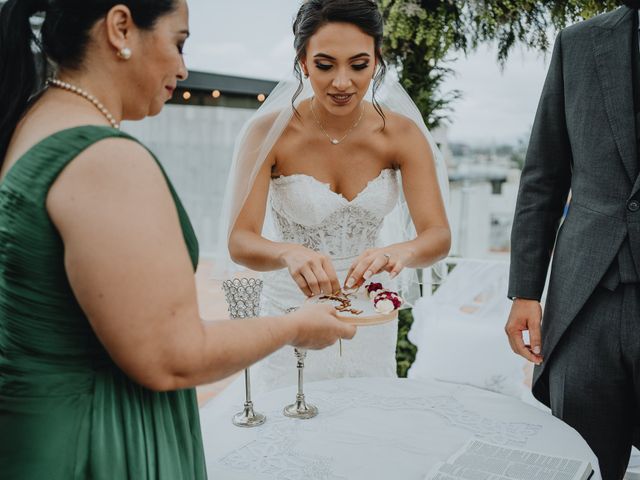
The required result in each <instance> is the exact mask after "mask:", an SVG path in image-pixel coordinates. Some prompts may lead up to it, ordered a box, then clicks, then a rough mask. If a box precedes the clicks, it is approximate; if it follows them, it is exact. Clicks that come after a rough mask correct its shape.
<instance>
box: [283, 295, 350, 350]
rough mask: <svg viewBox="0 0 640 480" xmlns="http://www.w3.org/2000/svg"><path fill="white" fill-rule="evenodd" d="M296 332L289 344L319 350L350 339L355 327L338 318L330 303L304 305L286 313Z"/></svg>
mask: <svg viewBox="0 0 640 480" xmlns="http://www.w3.org/2000/svg"><path fill="white" fill-rule="evenodd" d="M287 317H289V318H290V319H291V320H292V321H293V323H294V328H295V329H296V331H297V333H296V335H295V336H294V338H293V341H292V342H291V345H293V346H294V347H299V348H306V349H310V350H320V349H322V348H326V347H328V346H330V345H333V344H334V343H336V342H337V341H338V340H340V339H342V338H344V339H346V340H350V339H352V338H353V336H354V335H355V334H356V327H354V326H353V325H350V324H348V323H345V322H342V321H340V320H338V317H337V315H336V309H335V308H333V307H332V306H331V305H306V306H303V307H301V308H299V309H298V310H296V311H295V312H293V313H290V314H289V315H287Z"/></svg>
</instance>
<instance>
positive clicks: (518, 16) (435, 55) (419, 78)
mask: <svg viewBox="0 0 640 480" xmlns="http://www.w3.org/2000/svg"><path fill="white" fill-rule="evenodd" d="M378 3H379V4H380V7H381V10H382V12H383V15H384V18H385V22H386V23H385V44H384V51H385V56H386V57H387V59H388V60H389V62H390V63H391V65H393V66H395V67H396V68H397V70H398V74H399V79H400V82H401V83H402V85H403V86H404V88H405V89H406V90H407V92H408V93H409V95H410V96H411V98H413V100H414V101H415V102H416V104H417V105H418V108H419V109H420V111H421V112H422V115H423V117H424V119H425V122H426V123H427V126H428V127H429V128H433V127H436V126H437V125H438V124H439V123H440V122H441V121H442V120H444V119H447V118H448V115H449V113H450V112H451V104H452V103H453V102H454V100H456V99H457V98H459V97H460V95H461V93H460V92H459V91H455V90H454V91H449V92H442V91H441V86H442V83H443V82H444V80H445V79H446V78H447V77H448V76H450V75H452V74H453V73H454V72H453V71H452V70H451V68H450V65H451V62H452V61H453V60H454V59H455V55H456V54H468V53H470V52H471V51H473V50H474V49H475V48H476V47H477V46H478V45H479V44H481V43H484V42H496V43H497V46H498V58H497V60H498V62H499V63H500V64H501V65H502V64H504V61H505V60H506V59H507V57H508V55H509V53H510V51H511V50H512V48H513V47H514V46H515V45H516V44H523V45H525V46H526V47H528V48H533V49H536V50H539V51H543V52H545V51H547V50H548V49H549V46H550V39H549V33H552V32H554V31H557V30H559V29H561V28H563V27H565V26H566V25H568V24H570V23H573V22H576V21H578V20H582V19H586V18H589V17H592V16H594V15H596V14H599V13H602V12H605V11H608V10H612V9H613V8H615V7H617V6H618V5H619V2H618V1H615V0H604V1H596V0H541V1H540V0H538V1H534V0H473V1H462V0H378Z"/></svg>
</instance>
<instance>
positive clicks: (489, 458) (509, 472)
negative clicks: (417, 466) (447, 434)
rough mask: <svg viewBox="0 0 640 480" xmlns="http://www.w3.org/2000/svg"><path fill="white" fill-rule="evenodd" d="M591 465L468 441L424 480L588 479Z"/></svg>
mask: <svg viewBox="0 0 640 480" xmlns="http://www.w3.org/2000/svg"><path fill="white" fill-rule="evenodd" d="M591 475H593V468H591V464H590V463H589V462H586V461H582V460H574V459H570V458H563V457H554V456H550V455H544V454H541V453H535V452H531V451H528V450H516V449H513V448H508V447H501V446H498V445H492V444H490V443H485V442H482V441H480V440H470V441H469V442H467V444H465V446H464V447H462V448H461V449H460V450H458V452H456V453H455V454H453V455H452V456H451V457H450V458H449V459H448V460H447V461H446V462H445V463H439V464H438V465H436V466H435V467H434V468H433V469H432V470H431V472H429V474H428V475H427V476H426V477H425V480H460V479H464V480H513V479H516V480H587V479H589V478H590V477H591Z"/></svg>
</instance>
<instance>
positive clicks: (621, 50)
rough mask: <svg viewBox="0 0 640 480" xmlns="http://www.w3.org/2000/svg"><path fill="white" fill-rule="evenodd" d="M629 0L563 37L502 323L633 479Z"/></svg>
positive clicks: (637, 128)
mask: <svg viewBox="0 0 640 480" xmlns="http://www.w3.org/2000/svg"><path fill="white" fill-rule="evenodd" d="M623 3H625V5H626V6H623V7H620V8H619V9H617V10H615V11H613V12H609V13H606V14H604V15H600V16H598V17H595V18H592V19H590V20H587V21H584V22H580V23H578V24H576V25H573V26H571V27H569V28H567V29H565V30H563V31H562V32H561V33H560V34H559V35H558V38H557V39H556V44H555V47H554V51H553V56H552V59H551V64H550V67H549V72H548V74H547V79H546V81H545V85H544V89H543V91H542V96H541V99H540V103H539V106H538V112H537V114H536V119H535V123H534V127H533V131H532V134H531V141H530V144H529V150H528V152H527V158H526V162H525V167H524V170H523V172H522V178H521V182H520V191H519V194H518V203H517V207H516V214H515V218H514V223H513V231H512V237H511V248H512V254H511V272H510V279H509V292H508V294H509V297H511V298H512V299H514V301H513V305H512V309H511V313H510V315H509V320H508V322H507V325H506V327H505V330H506V331H507V334H508V336H509V342H510V343H511V347H512V348H513V350H514V351H515V352H516V353H518V354H520V355H522V356H524V357H525V358H527V359H529V360H531V361H532V362H534V363H536V367H535V370H534V379H533V393H534V395H535V396H536V398H538V399H539V400H540V401H541V402H543V403H545V404H546V405H548V406H550V407H551V409H552V412H553V414H554V415H555V416H557V417H559V418H561V419H562V420H564V421H565V422H566V423H568V424H569V425H571V426H572V427H574V428H575V429H576V430H577V431H578V432H580V434H581V435H582V436H583V437H584V438H585V440H586V441H587V442H588V443H589V445H590V446H591V448H592V449H593V451H594V452H595V454H596V455H597V457H598V461H599V463H600V470H601V472H602V476H603V479H604V480H617V479H622V478H623V476H624V473H625V470H626V467H627V464H628V461H629V454H630V449H631V445H632V444H633V443H634V441H635V442H636V444H637V442H638V438H639V436H638V435H639V433H640V429H639V424H640V423H639V421H638V418H639V416H640V275H639V272H640V177H639V175H638V174H639V173H640V157H639V154H640V149H639V148H638V142H639V141H640V50H639V45H638V11H637V8H638V7H639V6H640V1H625V2H623ZM569 192H571V200H570V204H569V208H568V213H567V215H566V217H565V218H564V221H563V222H562V225H561V226H559V225H560V222H561V219H562V216H563V211H564V210H565V205H566V202H567V198H568V197H569ZM552 256H553V262H552V267H551V274H550V280H549V287H548V294H547V300H546V304H545V309H544V317H542V309H541V306H540V298H541V296H542V293H543V289H544V286H545V281H546V277H547V270H548V267H549V263H550V261H551V257H552ZM541 320H542V321H541ZM524 331H528V332H529V337H530V340H529V344H525V341H524V339H523V332H524Z"/></svg>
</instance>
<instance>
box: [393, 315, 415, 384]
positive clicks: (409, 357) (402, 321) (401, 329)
mask: <svg viewBox="0 0 640 480" xmlns="http://www.w3.org/2000/svg"><path fill="white" fill-rule="evenodd" d="M412 324H413V315H412V314H411V310H400V312H399V313H398V344H397V346H396V363H397V373H398V376H399V377H402V378H406V376H407V372H408V371H409V367H411V365H412V364H413V362H414V360H415V359H416V353H417V351H418V347H416V346H415V345H414V344H413V343H411V342H410V341H409V339H408V338H407V335H408V334H409V330H411V325H412Z"/></svg>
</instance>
